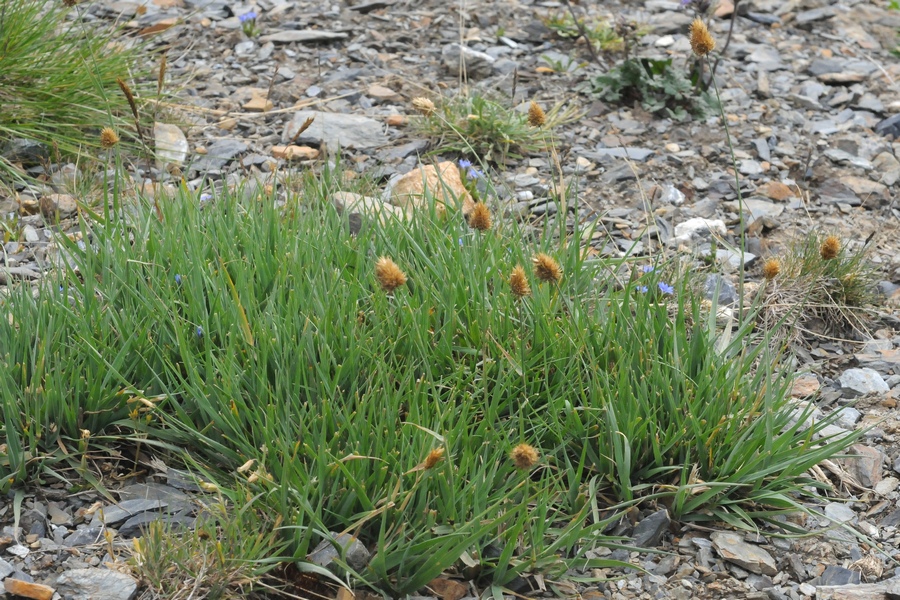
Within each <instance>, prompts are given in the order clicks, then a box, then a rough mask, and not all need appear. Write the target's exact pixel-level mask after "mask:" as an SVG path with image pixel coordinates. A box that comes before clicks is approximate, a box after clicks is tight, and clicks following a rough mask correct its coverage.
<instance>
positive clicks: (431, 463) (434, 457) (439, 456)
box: [422, 448, 444, 469]
mask: <svg viewBox="0 0 900 600" xmlns="http://www.w3.org/2000/svg"><path fill="white" fill-rule="evenodd" d="M442 460H444V449H443V448H435V449H434V450H432V451H431V452H429V453H428V456H426V457H425V460H424V461H422V467H424V468H425V469H433V468H434V467H435V466H437V464H438V463H439V462H441V461H442Z"/></svg>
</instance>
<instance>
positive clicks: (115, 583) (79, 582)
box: [56, 569, 137, 600]
mask: <svg viewBox="0 0 900 600" xmlns="http://www.w3.org/2000/svg"><path fill="white" fill-rule="evenodd" d="M56 586H57V591H58V592H59V593H60V595H61V596H62V597H63V598H67V599H68V600H131V598H134V594H135V592H136V591H137V581H135V580H134V578H133V577H131V576H130V575H126V574H125V573H119V572H118V571H111V570H109V569H72V570H70V571H66V572H65V573H63V574H62V575H60V576H59V579H57V581H56Z"/></svg>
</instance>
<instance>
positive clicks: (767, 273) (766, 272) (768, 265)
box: [762, 258, 781, 281]
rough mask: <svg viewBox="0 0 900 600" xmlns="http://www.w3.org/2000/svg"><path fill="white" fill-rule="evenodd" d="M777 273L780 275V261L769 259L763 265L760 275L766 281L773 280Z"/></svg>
mask: <svg viewBox="0 0 900 600" xmlns="http://www.w3.org/2000/svg"><path fill="white" fill-rule="evenodd" d="M779 273H781V261H780V260H778V259H777V258H770V259H769V260H767V261H766V262H765V263H763V268H762V274H763V277H765V278H766V279H767V280H770V281H771V280H772V279H775V278H776V277H778V274H779Z"/></svg>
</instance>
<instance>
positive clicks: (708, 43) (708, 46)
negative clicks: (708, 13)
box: [691, 17, 716, 56]
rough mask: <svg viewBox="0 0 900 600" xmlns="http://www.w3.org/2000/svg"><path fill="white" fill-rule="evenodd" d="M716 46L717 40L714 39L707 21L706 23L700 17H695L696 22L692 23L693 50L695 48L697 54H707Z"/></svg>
mask: <svg viewBox="0 0 900 600" xmlns="http://www.w3.org/2000/svg"><path fill="white" fill-rule="evenodd" d="M715 47H716V40H715V39H713V36H712V34H711V33H710V32H709V28H708V27H707V26H706V23H704V22H703V19H701V18H700V17H697V18H696V19H694V22H693V23H691V50H693V51H694V54H696V55H697V56H706V55H707V54H709V53H710V52H712V51H713V49H715Z"/></svg>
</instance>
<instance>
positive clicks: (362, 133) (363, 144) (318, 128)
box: [281, 110, 388, 151]
mask: <svg viewBox="0 0 900 600" xmlns="http://www.w3.org/2000/svg"><path fill="white" fill-rule="evenodd" d="M308 118H312V119H313V121H312V124H310V126H309V127H308V128H307V129H306V130H305V131H303V133H301V134H300V135H299V136H298V135H297V132H298V131H299V130H300V128H301V127H302V126H303V124H304V123H305V122H306V120H307V119H308ZM281 137H282V140H284V142H286V143H294V142H296V143H298V144H309V145H313V146H321V145H323V144H324V145H325V146H327V147H328V149H329V150H332V151H336V150H338V149H339V148H356V149H365V148H381V147H384V146H387V145H388V138H387V136H385V135H384V126H383V125H382V124H381V123H379V122H378V121H376V120H374V119H370V118H368V117H364V116H362V115H347V114H342V113H327V112H319V111H314V110H301V111H298V112H296V113H294V117H293V119H291V121H290V122H289V123H288V124H287V127H285V129H284V134H283V135H282V136H281ZM295 137H296V139H294V138H295Z"/></svg>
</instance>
